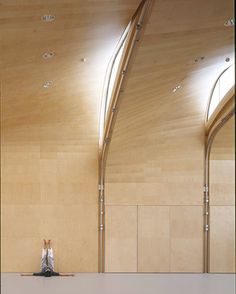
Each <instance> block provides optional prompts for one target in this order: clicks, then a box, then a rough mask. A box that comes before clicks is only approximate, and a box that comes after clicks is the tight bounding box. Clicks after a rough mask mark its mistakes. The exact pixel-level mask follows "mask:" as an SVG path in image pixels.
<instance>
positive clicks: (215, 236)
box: [209, 117, 235, 273]
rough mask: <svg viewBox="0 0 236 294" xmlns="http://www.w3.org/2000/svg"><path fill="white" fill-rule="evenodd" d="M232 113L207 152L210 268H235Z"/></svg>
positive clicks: (219, 270) (217, 270)
mask: <svg viewBox="0 0 236 294" xmlns="http://www.w3.org/2000/svg"><path fill="white" fill-rule="evenodd" d="M234 136H235V117H232V118H231V119H230V120H229V121H228V122H227V123H226V124H225V125H224V126H223V127H222V129H221V130H220V131H219V132H218V133H217V135H216V137H215V139H214V141H213V144H212V148H211V153H210V173H209V179H210V187H209V188H210V231H209V234H210V235H209V236H210V272H213V273H214V272H215V273H217V272H218V273H220V272H226V273H227V272H235V137H234Z"/></svg>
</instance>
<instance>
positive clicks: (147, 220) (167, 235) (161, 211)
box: [138, 206, 203, 272]
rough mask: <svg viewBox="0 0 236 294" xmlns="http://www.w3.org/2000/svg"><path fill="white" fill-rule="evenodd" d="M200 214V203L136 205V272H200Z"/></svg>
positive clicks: (201, 252) (201, 243) (201, 248)
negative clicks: (186, 204) (189, 204)
mask: <svg viewBox="0 0 236 294" xmlns="http://www.w3.org/2000/svg"><path fill="white" fill-rule="evenodd" d="M202 214H203V210H202V207H201V206H171V207H170V206H140V207H139V214H138V224H139V226H138V232H139V233H138V253H139V254H138V271H139V272H186V271H187V272H202V259H203V231H202V228H203V219H202ZM190 261H191V262H190Z"/></svg>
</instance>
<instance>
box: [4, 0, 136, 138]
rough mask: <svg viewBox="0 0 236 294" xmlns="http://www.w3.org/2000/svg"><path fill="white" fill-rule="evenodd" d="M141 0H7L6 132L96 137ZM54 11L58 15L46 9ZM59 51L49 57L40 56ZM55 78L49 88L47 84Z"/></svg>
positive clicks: (8, 135) (12, 135)
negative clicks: (115, 59)
mask: <svg viewBox="0 0 236 294" xmlns="http://www.w3.org/2000/svg"><path fill="white" fill-rule="evenodd" d="M138 4H139V0H129V1H122V0H121V1H103V0H101V1H81V0H69V1H64V0H56V1H50V2H49V3H47V4H45V1H41V0H36V1H26V0H23V1H21V2H20V3H19V2H18V1H7V0H6V1H1V4H0V6H1V50H2V52H1V56H2V65H1V68H2V74H1V76H2V130H3V139H4V140H7V141H9V140H10V141H11V140H12V139H13V138H14V140H15V139H16V138H17V140H19V141H24V140H26V141H27V140H33V141H38V140H48V139H50V140H52V141H53V140H64V139H65V140H66V139H74V140H76V139H78V140H84V141H87V142H91V143H92V144H93V143H94V144H97V132H98V115H99V107H100V98H101V89H102V85H103V79H104V76H105V71H106V67H107V65H108V61H109V59H110V57H111V55H112V53H113V51H114V48H115V46H116V44H117V42H118V40H119V38H120V36H121V34H122V32H123V30H124V28H125V27H126V25H127V23H128V22H129V20H130V18H131V16H132V14H133V12H134V11H135V9H136V7H137V6H138ZM47 14H51V15H55V17H56V18H55V20H54V21H52V22H44V21H42V20H41V17H42V16H43V15H47ZM45 52H53V54H54V56H53V57H52V58H49V59H44V58H43V57H42V55H43V53H45ZM47 81H52V84H51V85H50V87H49V88H44V87H43V85H44V84H45V83H46V82H47Z"/></svg>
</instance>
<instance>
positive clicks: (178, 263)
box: [170, 206, 203, 272]
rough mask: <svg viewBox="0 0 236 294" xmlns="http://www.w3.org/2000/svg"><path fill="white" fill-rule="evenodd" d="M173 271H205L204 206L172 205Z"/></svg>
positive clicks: (171, 266) (171, 250)
mask: <svg viewBox="0 0 236 294" xmlns="http://www.w3.org/2000/svg"><path fill="white" fill-rule="evenodd" d="M170 237H171V243H170V256H171V259H170V260H171V265H170V271H171V272H202V271H203V208H202V206H176V207H171V231H170Z"/></svg>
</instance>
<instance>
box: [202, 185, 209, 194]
mask: <svg viewBox="0 0 236 294" xmlns="http://www.w3.org/2000/svg"><path fill="white" fill-rule="evenodd" d="M203 191H204V193H208V192H209V187H208V186H206V185H205V186H204V187H203Z"/></svg>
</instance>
